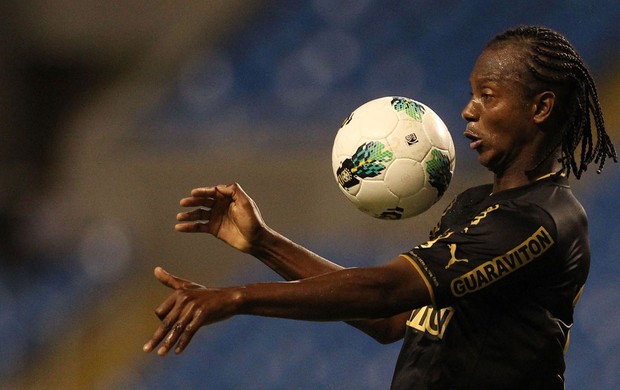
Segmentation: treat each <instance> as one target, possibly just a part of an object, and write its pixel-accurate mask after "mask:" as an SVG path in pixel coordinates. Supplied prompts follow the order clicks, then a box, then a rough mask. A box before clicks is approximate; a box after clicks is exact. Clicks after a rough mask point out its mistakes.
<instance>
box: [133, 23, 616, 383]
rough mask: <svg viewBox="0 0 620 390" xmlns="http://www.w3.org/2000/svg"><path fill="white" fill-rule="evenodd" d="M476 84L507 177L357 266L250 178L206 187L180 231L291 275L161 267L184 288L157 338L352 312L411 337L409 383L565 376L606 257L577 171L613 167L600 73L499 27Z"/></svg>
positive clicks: (473, 113) (167, 308)
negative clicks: (287, 225)
mask: <svg viewBox="0 0 620 390" xmlns="http://www.w3.org/2000/svg"><path fill="white" fill-rule="evenodd" d="M470 84H471V99H470V100H469V102H468V103H467V105H466V106H465V108H464V109H463V112H462V116H463V118H464V119H465V120H466V121H467V127H466V129H465V132H464V135H465V137H467V138H468V139H469V140H470V147H471V149H472V150H473V151H474V152H476V153H477V155H478V159H479V162H480V164H481V165H483V166H484V167H486V168H487V169H489V170H490V171H492V172H493V174H494V179H493V183H491V184H488V185H482V186H478V187H474V188H471V189H468V190H466V191H465V192H463V193H461V194H460V195H458V196H457V197H456V199H455V200H454V202H453V203H452V204H451V205H450V206H449V207H448V208H447V210H446V211H445V213H444V215H443V217H442V218H441V221H440V222H439V224H438V225H437V228H436V229H434V231H433V233H432V234H431V237H430V240H429V241H428V242H426V243H423V244H420V245H417V246H415V247H414V248H413V249H411V250H410V251H408V252H405V253H403V254H400V255H398V256H396V257H395V258H394V259H392V260H391V261H389V262H387V263H386V264H385V265H381V266H376V267H369V268H343V267H340V266H338V265H336V264H335V263H332V262H330V261H328V260H326V259H324V258H322V257H320V256H318V255H317V254H315V253H313V252H311V251H309V250H307V249H305V248H303V247H301V246H299V245H297V244H295V243H293V242H291V241H289V240H288V239H286V238H285V237H283V236H282V235H280V234H279V233H277V232H275V231H273V230H272V229H270V228H269V227H268V226H267V225H266V224H265V222H264V221H263V219H262V217H261V215H260V212H259V209H258V207H257V206H256V204H255V203H254V202H253V201H252V199H251V198H250V197H249V196H248V195H247V194H246V193H245V192H244V191H243V190H242V189H241V187H240V186H239V185H237V184H232V185H219V186H216V187H208V188H197V189H194V190H193V191H192V192H191V196H190V197H188V198H184V199H182V200H181V206H184V207H192V208H196V209H194V210H193V211H189V212H183V213H180V214H178V216H177V219H178V221H179V222H178V224H177V225H176V229H177V230H178V231H180V232H204V233H209V234H212V235H214V236H215V237H217V238H219V239H221V240H223V241H224V242H226V243H228V244H229V245H231V246H232V247H234V248H236V249H238V250H240V251H242V252H245V253H249V254H252V255H253V256H255V257H256V258H258V259H259V260H260V261H262V262H263V263H265V264H266V265H267V266H269V267H271V268H272V269H273V270H275V271H276V272H277V273H279V274H280V275H282V276H283V277H284V278H285V279H287V280H289V281H290V282H279V283H258V284H252V285H247V286H241V287H230V288H222V289H214V288H207V287H204V286H201V285H198V284H195V283H193V282H190V281H187V280H183V279H180V278H177V277H175V276H173V275H171V274H169V273H167V272H166V271H164V270H163V269H161V268H159V267H158V268H156V269H155V276H156V277H157V279H159V280H160V281H161V282H162V283H163V284H165V285H166V286H168V287H170V288H171V289H173V290H174V291H173V292H172V294H171V295H170V296H169V297H168V298H167V299H166V300H165V301H164V302H163V303H162V304H161V305H160V306H159V307H158V308H157V309H156V314H157V316H158V317H159V319H160V320H161V325H160V326H159V327H158V329H157V330H156V331H155V334H154V335H153V337H152V338H151V339H150V340H149V341H148V342H147V343H146V344H145V346H144V350H145V351H147V352H149V351H152V350H154V349H157V352H158V354H160V355H165V354H166V353H167V352H168V351H169V350H170V349H174V350H175V352H176V353H180V352H182V351H183V349H185V347H186V346H187V345H188V343H189V342H190V340H191V338H192V336H193V335H194V334H195V332H196V331H197V330H198V329H199V328H200V327H201V326H203V325H207V324H211V323H214V322H217V321H222V320H225V319H227V318H229V317H231V316H234V315H238V314H251V315H260V316H271V317H283V318H294V319H306V320H332V321H336V320H344V321H348V322H349V323H350V324H351V325H353V326H355V327H357V328H359V329H361V330H362V331H364V332H366V333H368V334H369V335H370V336H372V337H374V338H375V339H377V340H378V341H380V342H383V343H387V342H393V341H396V340H399V339H401V338H403V337H404V342H403V346H402V350H401V353H400V356H399V358H398V361H397V364H396V369H395V372H394V377H393V380H392V388H394V389H413V388H415V389H456V388H477V389H495V388H502V389H507V388H514V389H563V388H564V379H563V373H564V369H565V364H564V352H565V351H564V350H565V348H566V346H567V342H568V332H569V329H570V327H571V325H572V323H573V309H574V305H575V303H576V302H577V300H578V299H579V295H580V294H581V291H582V289H583V286H584V283H585V281H586V277H587V274H588V268H589V263H590V252H589V243H588V223H587V218H586V215H585V212H584V210H583V208H582V206H581V205H580V204H579V202H578V201H577V200H576V199H575V197H574V196H573V194H572V193H571V189H570V187H569V184H568V178H569V176H570V175H573V176H574V177H575V178H577V179H579V178H580V177H581V176H582V174H583V173H584V172H585V171H586V169H587V167H588V166H589V164H591V163H595V164H597V165H598V167H597V168H598V171H599V172H600V170H601V169H602V168H603V166H604V164H605V161H606V159H608V158H612V159H614V160H616V161H617V157H616V152H615V150H614V147H613V145H612V144H611V142H610V139H609V137H608V135H607V133H606V132H605V128H604V123H603V116H602V113H601V109H600V104H599V101H598V98H597V93H596V88H595V85H594V82H593V81H592V78H591V76H590V73H589V72H588V70H587V69H586V67H585V66H584V64H583V61H582V60H581V58H580V56H579V55H578V54H577V52H576V51H575V50H574V48H573V46H572V45H571V44H570V43H569V42H568V41H567V40H566V38H565V37H564V36H562V35H561V34H559V33H557V32H555V31H553V30H550V29H547V28H540V27H518V28H515V29H511V30H508V31H506V32H504V33H503V34H501V35H498V36H497V37H495V38H494V39H492V40H491V41H490V42H489V43H488V45H487V46H486V47H485V49H484V50H483V52H482V53H481V54H480V56H479V57H478V59H477V61H476V63H475V65H474V68H473V70H472V72H471V76H470ZM591 118H593V123H591ZM593 129H594V130H595V131H596V136H594V134H593ZM201 221H207V222H201Z"/></svg>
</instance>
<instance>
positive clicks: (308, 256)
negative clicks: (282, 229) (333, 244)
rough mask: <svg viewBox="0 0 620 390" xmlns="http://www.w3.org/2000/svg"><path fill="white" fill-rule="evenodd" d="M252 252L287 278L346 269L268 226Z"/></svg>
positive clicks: (297, 278) (298, 277) (295, 278)
mask: <svg viewBox="0 0 620 390" xmlns="http://www.w3.org/2000/svg"><path fill="white" fill-rule="evenodd" d="M250 254H251V255H252V256H254V257H256V258H257V259H258V260H260V261H261V262H262V263H263V264H265V265H267V266H268V267H269V268H271V269H272V270H274V271H275V272H276V273H277V274H278V275H280V276H282V277H283V278H284V279H285V280H299V279H305V278H310V277H314V276H318V275H323V274H326V273H330V272H334V271H338V270H341V269H344V267H342V266H340V265H338V264H335V263H333V262H331V261H329V260H327V259H325V258H323V257H321V256H319V255H318V254H316V253H314V252H312V251H310V250H308V249H306V248H304V247H302V246H300V245H298V244H296V243H294V242H293V241H291V240H289V239H288V238H286V237H284V236H282V235H281V234H279V233H278V232H276V231H274V230H272V229H270V228H268V227H266V228H264V229H263V231H262V232H261V234H260V239H259V240H257V241H256V243H255V244H254V246H253V248H252V249H251V250H250Z"/></svg>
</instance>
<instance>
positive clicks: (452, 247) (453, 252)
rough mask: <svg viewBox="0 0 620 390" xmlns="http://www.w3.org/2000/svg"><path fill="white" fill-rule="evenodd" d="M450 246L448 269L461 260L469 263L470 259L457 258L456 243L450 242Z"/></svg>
mask: <svg viewBox="0 0 620 390" xmlns="http://www.w3.org/2000/svg"><path fill="white" fill-rule="evenodd" d="M448 248H450V261H448V264H447V265H446V269H448V268H450V266H452V265H453V264H456V263H457V262H459V261H461V262H464V263H469V259H457V258H456V244H448Z"/></svg>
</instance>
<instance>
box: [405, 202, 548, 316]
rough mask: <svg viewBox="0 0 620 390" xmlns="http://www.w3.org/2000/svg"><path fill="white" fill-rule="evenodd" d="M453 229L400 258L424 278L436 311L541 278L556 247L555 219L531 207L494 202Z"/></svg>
mask: <svg viewBox="0 0 620 390" xmlns="http://www.w3.org/2000/svg"><path fill="white" fill-rule="evenodd" d="M452 228H454V229H455V230H452V229H451V228H450V227H448V228H446V229H445V230H444V231H443V232H442V233H441V234H439V235H438V236H437V237H436V238H435V239H432V240H430V241H427V242H426V243H424V244H420V245H418V246H416V247H415V248H413V249H412V250H411V251H409V252H408V253H405V254H403V256H404V257H406V258H407V259H408V260H409V261H410V262H411V263H412V264H413V266H414V267H415V268H416V269H417V270H418V272H419V273H420V274H421V275H422V277H423V278H424V279H425V283H426V285H427V287H428V288H429V292H430V294H431V297H432V299H433V305H434V306H435V307H445V306H449V305H451V304H452V302H454V301H455V300H458V299H460V298H463V297H467V296H471V295H472V294H479V293H482V292H485V291H488V289H489V288H492V289H498V288H500V289H501V288H512V287H514V285H515V284H516V283H518V282H519V281H523V280H527V278H528V277H534V276H535V274H536V273H540V274H542V273H541V269H542V268H544V267H548V266H551V264H552V261H550V260H549V259H552V258H553V252H554V251H555V248H556V246H557V244H556V241H557V229H556V227H555V224H554V222H553V219H552V218H551V217H550V216H549V214H548V213H546V212H545V211H544V210H542V209H541V208H540V207H538V206H536V205H533V204H530V203H520V202H515V201H511V202H504V203H496V204H493V205H491V206H490V207H488V208H487V209H486V210H484V211H482V212H481V213H479V214H478V215H477V216H476V217H474V218H473V219H472V220H471V221H469V223H465V224H463V225H461V226H457V227H452Z"/></svg>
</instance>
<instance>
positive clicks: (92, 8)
mask: <svg viewBox="0 0 620 390" xmlns="http://www.w3.org/2000/svg"><path fill="white" fill-rule="evenodd" d="M0 11H1V12H0V19H1V20H2V23H0V34H1V35H2V39H0V70H1V72H0V87H1V88H0V102H1V103H0V131H1V133H0V134H1V135H2V142H1V143H0V150H1V154H0V164H2V166H1V169H0V172H1V173H0V180H1V181H0V184H1V185H2V191H1V192H0V232H1V234H2V237H1V238H0V251H1V252H0V338H1V339H2V346H1V347H0V351H1V355H2V358H1V359H0V388H2V389H164V388H178V389H199V388H200V389H242V388H243V389H246V388H247V389H250V388H251V389H285V388H286V389H288V388H298V389H315V388H330V389H349V388H358V389H378V388H386V387H387V386H388V383H389V381H390V378H391V374H392V369H393V366H394V363H395V359H396V356H397V353H398V350H399V346H400V343H396V344H393V345H389V346H380V345H378V344H376V343H375V342H374V341H372V340H370V339H369V338H368V337H366V336H364V335H362V334H360V333H359V332H357V331H356V330H354V329H352V328H349V327H348V326H346V325H344V324H339V323H335V324H332V323H304V322H297V321H288V320H275V319H261V318H251V317H239V318H234V319H232V320H230V321H228V322H225V323H223V324H217V325H214V326H211V327H208V328H203V329H201V330H200V331H199V333H198V335H197V336H196V337H195V339H194V341H193V343H192V345H191V346H190V347H189V348H188V350H187V351H186V352H185V353H184V354H183V355H181V356H178V357H177V356H168V357H165V358H159V357H157V356H155V355H154V354H152V355H146V354H144V353H143V352H142V351H141V347H142V345H143V343H144V342H145V341H146V340H147V339H148V338H149V337H150V336H151V334H152V332H153V331H154V329H155V327H156V325H157V320H156V318H155V316H154V315H153V309H154V308H155V307H156V306H157V304H158V303H159V302H160V301H161V300H162V299H163V298H164V297H165V296H167V293H168V291H167V290H166V289H165V288H164V287H163V286H161V285H160V284H159V283H158V282H156V281H155V280H154V279H153V278H152V269H153V267H154V266H156V265H162V266H164V267H166V268H168V269H169V270H170V271H171V272H173V273H175V274H178V275H180V276H182V277H187V278H191V279H193V280H195V281H197V282H200V283H203V284H207V285H214V286H225V285H230V284H237V283H248V282H253V281H259V280H261V281H262V280H278V278H277V277H276V276H275V275H274V274H273V273H271V272H270V271H268V270H266V269H265V267H264V266H262V265H261V264H259V263H258V262H257V261H255V260H253V259H252V258H250V257H248V256H245V255H241V254H238V253H236V252H234V251H233V250H231V249H229V248H228V247H226V246H225V245H224V244H223V243H221V242H219V241H217V240H215V239H213V238H212V237H210V236H207V235H182V234H179V233H175V232H174V229H173V225H174V216H175V214H176V213H177V212H178V211H179V208H178V206H177V205H178V200H179V199H180V198H181V197H184V196H186V195H187V194H188V192H189V190H190V189H191V188H194V187H196V186H202V185H210V184H215V183H220V182H231V181H239V182H240V183H242V185H243V186H244V188H245V189H246V190H247V191H248V192H249V193H250V194H251V195H252V196H253V197H254V198H255V200H256V201H257V202H258V204H259V205H260V206H261V210H262V212H263V215H264V216H265V218H266V220H267V222H268V223H269V224H270V225H272V226H273V227H274V228H276V229H277V230H279V231H281V232H282V233H284V234H285V235H287V236H289V237H291V238H292V239H294V240H296V241H298V242H300V243H302V244H304V245H306V246H308V247H310V248H312V249H313V250H315V251H316V252H318V253H320V254H321V255H324V256H326V257H328V258H332V259H334V260H336V261H338V262H340V263H342V264H345V265H350V266H360V265H370V264H375V263H377V262H381V261H383V260H386V259H389V258H391V257H392V256H393V255H394V254H396V253H398V252H400V251H403V250H407V249H409V247H411V246H412V245H413V244H416V243H417V242H419V241H421V240H423V239H424V237H426V234H427V232H428V231H429V229H430V228H431V227H432V226H433V225H434V223H435V221H436V219H437V217H438V215H439V213H440V211H441V208H442V207H443V206H445V204H446V203H447V202H448V201H449V200H450V199H451V198H452V197H453V196H454V195H455V194H456V193H458V192H459V191H460V190H462V189H464V188H466V187H467V186H469V185H471V184H472V183H478V182H484V181H487V180H489V178H490V175H489V174H488V173H487V172H485V171H484V169H482V168H480V167H478V165H477V162H476V157H475V155H474V154H473V153H471V152H469V151H468V148H467V141H466V140H465V139H463V137H462V136H461V134H462V131H463V129H464V122H463V120H462V119H461V118H460V110H461V108H462V107H463V106H464V104H465V103H466V102H467V99H468V96H469V95H468V94H469V85H468V73H469V71H470V69H471V66H472V65H473V62H474V60H475V57H476V56H477V54H478V53H479V52H480V50H481V49H482V46H483V44H484V43H485V42H486V41H487V40H488V39H490V38H491V37H492V36H493V35H494V34H496V33H498V32H500V31H502V30H504V29H506V28H508V27H512V26H514V25H516V24H521V23H526V24H544V25H547V26H550V27H553V28H556V29H558V30H560V31H562V32H564V33H565V34H566V35H567V36H568V37H569V39H570V40H571V41H572V42H573V43H574V44H575V45H576V47H577V48H578V50H579V51H580V52H581V53H582V55H583V57H584V58H585V60H586V62H587V63H588V64H589V65H590V67H591V69H592V71H593V73H594V77H595V79H596V80H597V82H598V86H599V92H600V97H601V102H602V105H603V109H604V111H605V113H606V120H607V125H608V129H609V131H610V133H611V134H612V138H613V139H614V140H615V143H616V146H618V147H620V134H619V131H618V128H619V125H620V118H619V115H620V114H619V113H620V105H619V103H618V101H619V97H620V56H619V55H618V54H619V53H620V44H619V42H620V39H619V38H620V23H618V22H619V21H620V2H617V1H612V0H598V1H596V0H595V1H589V2H584V1H574V0H565V1H546V2H539V1H519V2H516V1H484V0H475V1H473V0H469V1H457V0H450V1H441V2H438V1H431V0H420V1H393V0H388V1H378V0H358V1H345V0H339V1H330V0H299V1H242V0H227V1H215V0H212V1H208V2H205V1H197V0H182V1H176V2H172V1H165V0H157V1H145V0H130V1H122V2H121V1H110V2H103V1H96V0H85V1H75V0H63V1H56V2H47V1H44V0H23V1H19V2H18V1H15V0H12V1H4V2H2V4H0ZM384 95H405V96H410V97H413V98H416V99H418V100H420V101H423V102H425V103H427V104H428V105H430V106H431V107H433V108H434V110H435V111H436V112H437V113H438V114H439V115H441V116H442V117H443V119H444V121H445V122H446V123H447V124H448V127H449V128H450V129H451V132H452V134H453V137H454V140H455V143H456V147H457V168H456V173H455V178H454V181H453V184H452V186H451V188H450V189H449V191H448V193H447V194H446V196H445V197H444V199H443V200H442V201H441V202H440V204H439V205H438V206H437V207H435V208H434V209H433V210H431V211H430V212H428V213H427V214H425V215H423V216H421V217H418V218H414V219H411V220H405V221H399V222H384V221H377V220H373V219H372V218H370V217H367V216H365V215H362V214H361V213H359V212H358V211H355V210H354V209H353V208H352V207H351V206H350V205H349V204H348V203H347V201H346V200H345V199H344V197H343V196H342V195H341V194H340V193H339V191H338V189H337V187H336V185H335V182H334V180H333V178H332V176H331V175H332V174H331V167H330V151H331V141H332V138H333V136H334V134H335V131H336V130H337V127H338V124H339V123H340V122H341V120H342V119H343V118H344V117H346V115H348V113H349V112H350V111H351V110H352V109H354V108H355V107H357V106H358V105H359V104H361V103H363V102H365V101H367V100H370V99H372V98H375V97H379V96H384ZM618 172H619V171H618V166H614V165H612V164H611V163H610V164H608V166H607V169H606V171H605V172H604V174H603V175H602V176H597V175H595V173H594V172H589V174H587V175H586V177H585V179H584V180H582V182H576V181H574V180H573V186H574V188H575V191H576V193H577V195H578V196H579V197H580V199H581V200H582V201H583V204H584V206H585V207H586V209H587V212H588V214H589V216H590V220H591V241H592V253H593V264H592V271H591V275H590V279H589V284H588V286H587V288H586V290H585V292H584V295H583V297H582V299H581V302H580V304H579V305H578V307H577V312H576V316H575V326H574V328H573V331H572V336H573V337H572V342H571V345H570V348H569V351H568V354H567V364H568V368H567V374H566V377H567V382H568V386H567V388H568V389H615V388H618V387H620V373H619V371H618V370H617V367H619V366H620V331H618V327H617V324H618V323H620V315H619V312H618V310H617V302H618V301H620V287H619V286H620V284H619V283H618V275H619V268H620V265H619V263H618V259H617V253H619V251H620V247H619V245H620V229H619V227H618V224H617V223H616V222H617V218H618V200H617V199H618V197H619V196H620V181H619V180H618V179H620V174H619V173H618Z"/></svg>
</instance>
